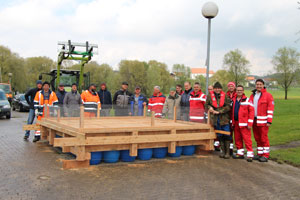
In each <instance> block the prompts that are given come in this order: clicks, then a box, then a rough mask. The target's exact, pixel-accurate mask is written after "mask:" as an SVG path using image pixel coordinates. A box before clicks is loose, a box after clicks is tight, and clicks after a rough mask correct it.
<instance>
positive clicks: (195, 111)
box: [190, 90, 206, 123]
mask: <svg viewBox="0 0 300 200" xmlns="http://www.w3.org/2000/svg"><path fill="white" fill-rule="evenodd" d="M205 101H206V95H205V94H203V93H202V91H201V90H200V91H199V92H197V94H196V93H195V91H193V92H192V93H191V95H190V120H191V121H192V122H200V123H203V122H204V110H205Z"/></svg>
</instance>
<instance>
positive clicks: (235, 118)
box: [232, 85, 254, 162]
mask: <svg viewBox="0 0 300 200" xmlns="http://www.w3.org/2000/svg"><path fill="white" fill-rule="evenodd" d="M236 94H237V95H236V97H234V98H233V99H232V100H233V106H232V126H233V129H234V141H235V146H236V148H237V154H236V155H235V156H233V158H235V159H244V148H243V147H244V144H243V141H244V142H245V146H246V149H247V161H248V162H252V158H253V149H252V141H251V127H252V125H253V119H254V107H253V102H252V101H251V100H250V99H249V98H247V97H246V96H245V94H244V87H243V86H242V85H238V86H237V88H236Z"/></svg>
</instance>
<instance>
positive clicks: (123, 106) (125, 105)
mask: <svg viewBox="0 0 300 200" xmlns="http://www.w3.org/2000/svg"><path fill="white" fill-rule="evenodd" d="M131 95H132V94H131V93H130V92H129V91H128V83H127V82H123V83H122V88H121V89H120V90H119V91H117V92H116V93H115V95H114V99H113V105H114V109H115V115H116V116H128V115H129V112H130V110H129V109H130V106H129V97H130V96H131Z"/></svg>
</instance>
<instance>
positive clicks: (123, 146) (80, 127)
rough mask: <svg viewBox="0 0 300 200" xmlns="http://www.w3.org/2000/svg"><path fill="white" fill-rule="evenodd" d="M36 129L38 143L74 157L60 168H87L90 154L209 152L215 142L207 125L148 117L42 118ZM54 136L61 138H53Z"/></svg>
mask: <svg viewBox="0 0 300 200" xmlns="http://www.w3.org/2000/svg"><path fill="white" fill-rule="evenodd" d="M39 127H40V130H41V139H46V140H48V141H49V144H50V145H53V146H54V147H62V151H63V152H71V153H73V154H74V155H76V160H64V161H63V167H64V168H65V169H68V168H77V167H87V166H89V160H90V158H91V152H95V151H111V150H129V151H130V155H131V156H137V153H138V149H144V148H158V147H168V152H169V153H175V150H176V146H187V145H199V148H200V149H203V150H213V141H214V139H215V138H216V134H215V132H214V130H213V129H212V128H211V126H210V125H209V124H201V123H194V122H185V121H179V120H177V121H176V120H168V119H160V118H154V115H152V117H146V116H141V117H97V118H96V117H95V118H84V117H83V110H82V112H81V117H78V118H60V117H58V118H49V117H46V118H43V119H42V120H41V121H40V123H39ZM56 135H59V136H61V137H62V138H55V136H56Z"/></svg>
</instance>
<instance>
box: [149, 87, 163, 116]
mask: <svg viewBox="0 0 300 200" xmlns="http://www.w3.org/2000/svg"><path fill="white" fill-rule="evenodd" d="M165 100H166V97H165V96H164V95H163V94H162V93H161V92H160V93H159V94H157V95H156V96H154V95H152V96H151V97H150V99H149V104H148V111H154V112H155V117H161V116H162V110H163V107H164V103H165Z"/></svg>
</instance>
